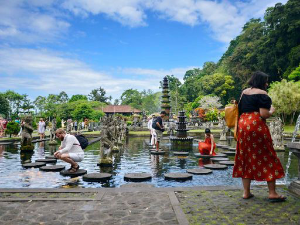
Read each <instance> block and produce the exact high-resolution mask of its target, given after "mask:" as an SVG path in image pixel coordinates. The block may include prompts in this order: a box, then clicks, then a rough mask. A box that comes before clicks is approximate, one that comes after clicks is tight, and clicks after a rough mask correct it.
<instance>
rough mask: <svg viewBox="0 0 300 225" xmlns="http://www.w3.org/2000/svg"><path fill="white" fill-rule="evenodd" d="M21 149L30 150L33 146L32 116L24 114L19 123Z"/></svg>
mask: <svg viewBox="0 0 300 225" xmlns="http://www.w3.org/2000/svg"><path fill="white" fill-rule="evenodd" d="M21 127H22V133H21V150H22V151H32V150H33V149H34V146H33V145H32V132H33V127H32V117H31V116H26V117H25V118H24V121H23V122H22V124H21Z"/></svg>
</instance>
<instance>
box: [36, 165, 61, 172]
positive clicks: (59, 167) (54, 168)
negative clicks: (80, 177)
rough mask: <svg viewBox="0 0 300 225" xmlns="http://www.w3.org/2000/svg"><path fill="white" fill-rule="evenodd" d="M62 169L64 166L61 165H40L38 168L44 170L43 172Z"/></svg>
mask: <svg viewBox="0 0 300 225" xmlns="http://www.w3.org/2000/svg"><path fill="white" fill-rule="evenodd" d="M63 169H65V166H63V165H55V166H42V167H40V170H42V171H45V172H59V171H61V170H63Z"/></svg>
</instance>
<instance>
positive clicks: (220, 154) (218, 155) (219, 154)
mask: <svg viewBox="0 0 300 225" xmlns="http://www.w3.org/2000/svg"><path fill="white" fill-rule="evenodd" d="M226 156H227V155H225V154H223V153H217V154H216V155H213V156H212V157H213V158H216V157H226Z"/></svg>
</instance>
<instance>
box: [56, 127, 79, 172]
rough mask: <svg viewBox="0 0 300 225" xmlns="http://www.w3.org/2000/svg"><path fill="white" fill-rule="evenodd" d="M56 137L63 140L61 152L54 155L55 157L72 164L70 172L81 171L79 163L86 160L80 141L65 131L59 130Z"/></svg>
mask: <svg viewBox="0 0 300 225" xmlns="http://www.w3.org/2000/svg"><path fill="white" fill-rule="evenodd" d="M55 135H56V137H57V138H58V139H60V140H61V146H60V147H59V148H58V149H59V150H58V151H56V152H55V153H54V157H56V158H58V159H61V160H63V161H65V162H67V163H70V164H71V168H70V169H69V172H71V173H75V172H77V170H78V169H79V165H78V163H77V162H81V161H82V160H83V158H84V151H83V150H82V148H81V146H80V143H79V141H78V140H77V138H76V137H75V136H74V135H71V134H67V133H66V131H65V130H63V129H57V130H56V132H55Z"/></svg>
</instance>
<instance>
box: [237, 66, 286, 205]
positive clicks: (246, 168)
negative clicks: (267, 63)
mask: <svg viewBox="0 0 300 225" xmlns="http://www.w3.org/2000/svg"><path fill="white" fill-rule="evenodd" d="M248 85H249V86H250V88H247V89H245V90H244V91H243V93H242V97H241V99H240V102H239V113H240V117H239V121H238V137H237V146H236V156H235V164H234V168H233V177H241V178H242V182H243V187H244V194H243V198H244V199H249V198H252V197H253V196H254V195H253V194H252V193H251V192H250V184H251V180H256V181H267V183H268V188H269V200H270V201H272V202H281V201H285V199H286V197H284V196H280V195H279V194H278V193H277V192H276V179H279V178H282V177H284V170H283V168H282V165H281V163H280V160H279V159H278V157H277V155H276V152H275V151H274V148H273V143H272V138H271V135H270V131H269V128H268V126H267V124H266V119H267V118H269V117H270V116H272V114H273V113H274V112H275V108H274V107H273V106H272V100H271V98H270V97H269V96H268V94H267V92H266V89H267V86H268V75H267V74H265V73H263V72H259V71H258V72H255V73H254V74H253V75H252V77H251V78H250V80H249V81H248Z"/></svg>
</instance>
